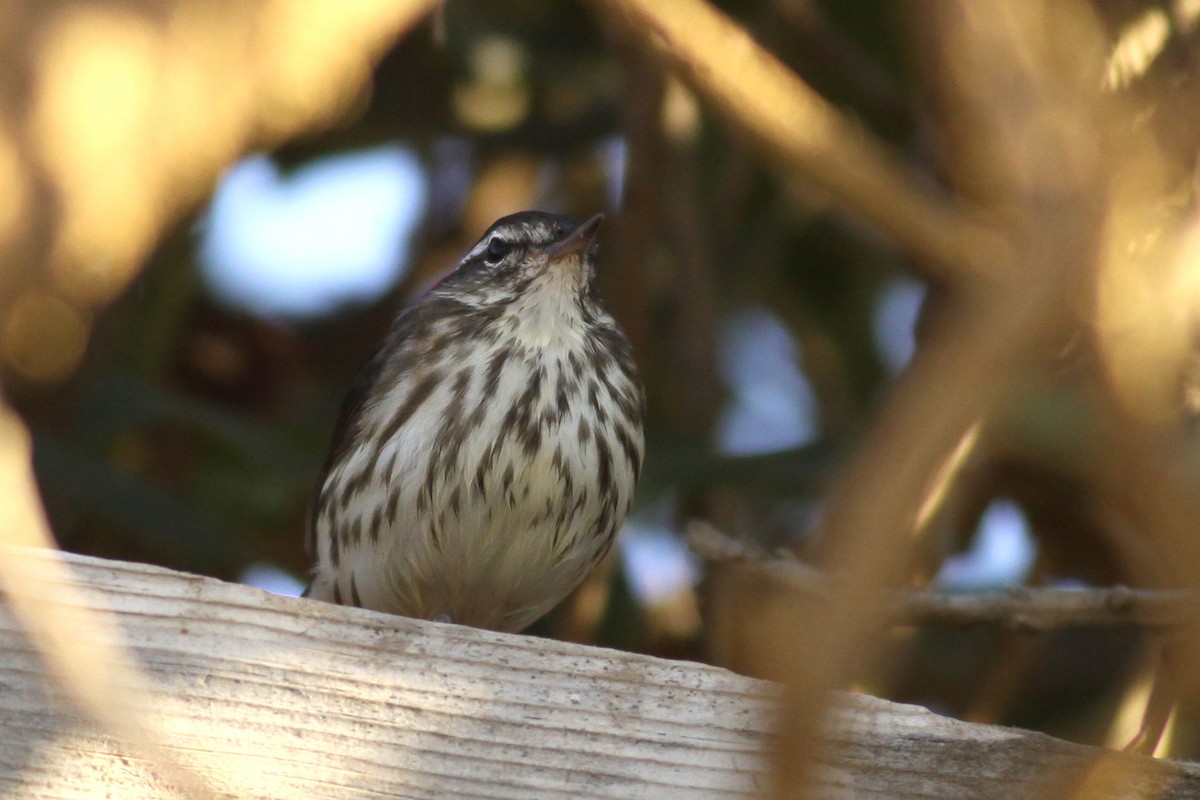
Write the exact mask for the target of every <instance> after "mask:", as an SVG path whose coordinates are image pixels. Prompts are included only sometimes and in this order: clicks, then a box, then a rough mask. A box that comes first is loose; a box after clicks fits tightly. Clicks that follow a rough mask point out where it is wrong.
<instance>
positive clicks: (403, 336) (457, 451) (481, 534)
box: [306, 211, 645, 631]
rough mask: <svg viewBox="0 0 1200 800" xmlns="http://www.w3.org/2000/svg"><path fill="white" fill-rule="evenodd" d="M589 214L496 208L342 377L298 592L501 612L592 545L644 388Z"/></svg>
mask: <svg viewBox="0 0 1200 800" xmlns="http://www.w3.org/2000/svg"><path fill="white" fill-rule="evenodd" d="M602 220H603V216H602V215H599V214H598V215H596V216H594V217H592V218H591V219H589V220H587V221H586V222H584V223H582V224H580V223H577V222H575V221H574V220H571V219H569V218H568V217H563V216H559V215H556V214H548V213H544V212H540V211H525V212H522V213H519V214H513V215H511V216H507V217H504V218H502V219H500V220H499V221H497V222H496V223H495V224H494V225H492V227H491V228H489V229H488V231H487V233H485V234H484V235H483V238H482V239H480V240H479V242H478V243H477V244H476V245H475V246H474V247H472V248H471V250H470V252H468V253H467V254H466V256H465V257H464V258H463V259H462V261H461V262H459V264H458V266H457V268H455V270H454V271H453V272H452V273H450V274H449V275H448V276H446V277H445V278H444V279H442V281H441V282H440V283H438V284H437V285H435V286H434V287H433V288H432V289H431V290H429V292H427V293H426V294H425V295H424V296H423V297H422V298H421V299H420V300H418V301H417V302H416V304H415V305H413V306H412V307H410V308H408V309H407V310H405V311H403V312H402V313H401V314H400V315H399V316H398V317H397V318H396V321H395V323H394V324H393V325H392V329H391V331H390V332H389V333H388V335H387V337H386V338H385V339H384V341H383V345H382V347H381V348H380V350H379V351H378V353H377V354H376V355H375V357H374V358H373V359H372V360H371V361H370V362H369V363H368V364H367V366H366V367H365V368H364V369H363V371H362V373H361V374H360V375H359V377H358V379H357V380H356V381H355V383H354V385H353V386H352V388H351V390H350V393H349V396H348V397H347V398H346V401H345V403H344V404H343V406H342V410H341V414H340V415H339V418H338V422H337V426H336V429H335V432H334V436H333V447H332V451H331V452H330V454H329V457H328V459H327V460H326V462H325V467H324V470H323V473H322V476H321V478H320V480H319V483H318V488H317V493H316V496H315V499H314V502H313V504H312V508H311V512H310V518H309V532H308V546H309V550H310V554H311V555H312V556H313V557H314V559H315V561H316V565H315V567H314V577H313V582H312V585H311V586H310V587H309V590H308V592H307V593H306V594H307V595H308V596H309V597H314V598H317V599H320V600H327V601H332V602H335V603H346V604H352V605H356V606H361V607H363V608H371V609H376V610H379V611H388V612H392V613H396V614H403V615H405V616H410V617H419V618H423V619H440V620H446V621H450V622H456V623H460V624H465V625H474V626H476V627H481V628H492V629H495V630H502V631H519V630H521V629H523V628H525V627H527V626H528V625H530V624H531V623H532V622H534V621H535V620H537V619H538V618H539V617H541V616H542V615H543V614H545V613H546V612H547V611H549V610H550V609H551V608H552V607H553V606H554V605H555V604H556V603H558V602H559V601H560V600H562V599H563V598H564V597H565V596H566V595H567V593H568V592H570V591H571V590H572V589H574V588H575V587H576V586H578V585H579V583H580V582H581V581H582V580H583V578H584V577H585V576H586V575H587V574H588V573H589V572H590V571H591V570H592V568H593V567H595V566H596V563H597V562H598V561H599V560H600V559H601V558H602V557H603V556H604V554H605V553H607V552H608V549H609V547H610V545H611V544H612V542H613V538H614V536H615V535H616V533H617V529H618V528H619V527H620V525H621V523H622V522H623V521H624V520H625V517H626V516H627V515H628V514H629V509H630V506H631V505H632V503H633V492H634V487H635V485H636V484H637V480H638V474H639V472H640V471H641V465H642V452H643V435H642V422H643V417H644V413H645V412H644V401H643V396H642V388H641V384H640V382H639V380H638V377H637V373H636V371H635V368H634V362H633V353H632V351H631V349H630V345H629V341H628V339H626V338H625V334H624V333H623V332H622V331H621V329H620V328H619V327H618V326H617V323H616V322H615V321H614V320H613V318H612V317H611V316H610V315H609V313H608V312H607V311H606V310H605V308H604V306H603V304H602V303H601V302H600V297H599V295H598V294H597V291H596V286H595V280H594V279H595V271H596V242H595V240H596V232H597V230H598V229H599V227H600V223H601V221H602Z"/></svg>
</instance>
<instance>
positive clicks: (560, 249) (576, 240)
mask: <svg viewBox="0 0 1200 800" xmlns="http://www.w3.org/2000/svg"><path fill="white" fill-rule="evenodd" d="M601 222H604V215H603V214H596V215H595V216H592V217H589V218H588V220H587V221H586V222H583V223H582V224H580V226H579V227H578V228H576V229H575V230H573V231H571V233H570V234H568V235H567V237H566V238H565V239H562V240H560V241H557V242H555V243H554V244H552V245H550V246H549V247H547V248H546V249H545V250H544V251H543V252H544V253H545V254H546V257H547V258H548V259H550V260H551V261H557V260H558V259H560V258H566V257H567V256H580V257H582V256H583V254H584V253H586V252H587V251H588V248H589V247H591V246H592V242H593V241H594V240H595V238H596V232H597V231H599V230H600V223H601Z"/></svg>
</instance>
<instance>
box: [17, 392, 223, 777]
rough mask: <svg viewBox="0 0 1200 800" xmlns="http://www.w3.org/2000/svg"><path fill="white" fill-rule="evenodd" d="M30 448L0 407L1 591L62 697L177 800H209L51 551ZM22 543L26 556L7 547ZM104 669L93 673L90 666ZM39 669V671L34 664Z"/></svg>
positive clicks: (108, 626)
mask: <svg viewBox="0 0 1200 800" xmlns="http://www.w3.org/2000/svg"><path fill="white" fill-rule="evenodd" d="M31 456H32V442H31V439H30V436H29V432H28V430H26V428H25V425H24V423H23V422H21V420H20V418H19V417H18V416H17V415H16V414H15V413H14V412H13V411H12V410H11V409H9V408H8V407H7V406H5V405H3V404H0V497H3V498H4V502H3V503H0V543H3V544H4V545H5V546H6V550H5V553H4V556H3V558H0V590H2V591H3V594H4V597H5V606H6V607H7V610H8V611H9V612H10V613H11V614H12V615H13V616H14V617H15V618H16V619H17V620H18V621H19V622H20V623H21V625H22V627H23V628H24V630H25V631H26V632H27V633H28V635H29V637H30V639H31V640H32V642H33V644H34V645H35V647H36V649H37V652H38V653H39V654H40V656H41V658H42V659H44V661H45V666H44V667H42V668H41V669H39V672H38V673H37V674H41V672H42V670H44V669H48V670H49V672H50V673H51V674H52V675H53V676H54V678H55V679H56V682H57V684H58V685H59V686H60V687H61V690H62V692H63V693H64V694H65V695H66V696H67V697H68V698H70V700H71V701H72V702H73V703H74V704H75V705H76V706H77V707H78V708H79V709H80V710H81V711H82V712H84V713H85V714H87V715H88V716H89V717H90V718H91V719H92V720H93V721H95V722H97V723H98V724H99V725H100V726H101V727H102V728H104V729H105V730H107V731H108V732H110V733H112V734H114V735H116V736H119V737H121V738H122V739H124V740H125V741H126V742H127V743H129V744H130V745H132V750H133V751H135V752H137V753H139V754H140V755H141V756H142V757H144V758H148V760H149V762H150V765H151V767H152V768H153V770H154V771H155V772H156V773H158V775H159V776H160V777H162V778H164V779H166V780H167V781H168V782H169V783H171V784H174V786H175V787H176V788H178V789H180V790H182V792H183V796H184V797H188V798H206V797H215V796H216V793H215V792H214V791H213V789H212V787H211V786H210V785H209V784H208V783H207V781H205V780H204V779H203V778H202V777H201V776H199V775H198V774H196V773H195V772H193V771H192V770H191V769H189V768H188V767H186V766H185V765H184V764H183V763H182V762H180V761H179V760H178V759H177V758H176V757H175V756H174V755H173V754H172V753H170V752H169V751H168V750H166V749H165V748H164V747H163V746H162V742H163V741H164V737H165V734H164V732H163V731H162V730H160V729H159V728H158V727H157V726H156V725H155V724H154V723H153V722H152V721H151V719H150V718H149V716H148V715H147V714H146V713H145V711H146V709H145V708H144V707H142V706H141V705H140V703H141V702H142V701H143V700H144V698H145V697H146V695H145V686H146V682H145V676H144V675H143V673H142V671H141V669H140V668H139V667H138V665H137V664H136V663H135V662H134V661H133V659H131V658H130V657H129V656H128V654H127V653H126V651H125V649H124V648H123V647H122V645H121V638H120V636H119V634H118V632H117V629H116V625H115V622H114V620H113V618H112V617H111V616H110V615H109V614H107V613H106V611H105V609H104V608H103V607H102V605H100V604H98V603H97V601H96V599H95V598H94V597H93V596H92V595H91V593H90V592H89V590H87V589H85V588H83V587H81V586H79V585H77V584H76V583H75V582H74V580H73V579H72V576H71V573H70V571H69V569H68V567H67V565H66V563H65V561H64V559H63V558H62V555H61V554H60V553H58V552H57V551H56V550H55V549H54V535H53V534H52V533H51V531H50V526H49V524H48V522H47V520H46V516H45V514H44V512H43V510H42V505H41V500H40V498H39V497H38V489H37V484H36V481H35V479H34V476H33V468H32V458H31ZM11 545H21V546H23V547H24V548H32V549H29V550H21V549H14V548H13V547H11ZM100 663H102V664H104V668H103V669H97V668H96V665H97V664H100ZM39 666H40V665H39Z"/></svg>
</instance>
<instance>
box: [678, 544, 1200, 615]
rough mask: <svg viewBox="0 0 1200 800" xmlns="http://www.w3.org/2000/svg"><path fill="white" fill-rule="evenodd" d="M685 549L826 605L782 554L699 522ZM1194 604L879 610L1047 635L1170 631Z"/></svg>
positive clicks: (1103, 596)
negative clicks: (1106, 629)
mask: <svg viewBox="0 0 1200 800" xmlns="http://www.w3.org/2000/svg"><path fill="white" fill-rule="evenodd" d="M687 541H688V545H689V546H690V547H691V549H692V551H693V552H695V553H696V554H697V555H698V556H700V557H701V558H703V559H704V560H705V561H707V562H709V563H710V564H730V565H736V567H737V568H738V569H743V570H748V571H749V572H751V573H752V574H753V575H754V576H756V577H758V578H761V579H762V580H764V581H767V582H770V583H772V584H775V585H776V586H778V587H779V588H781V589H786V590H787V591H794V592H800V593H802V594H804V595H807V596H810V597H812V598H815V599H818V600H821V601H823V602H824V601H829V600H830V599H831V596H832V593H831V591H830V585H831V582H832V580H831V578H830V577H829V576H827V575H825V574H824V573H822V572H821V571H820V570H817V569H815V568H813V567H811V566H809V565H807V564H805V563H803V562H801V561H797V560H796V559H795V558H792V557H789V556H788V555H786V554H781V555H777V556H771V555H769V554H767V553H765V552H763V551H762V550H761V549H760V548H757V547H755V546H754V545H752V544H748V543H745V542H740V541H737V540H735V539H732V538H730V537H729V536H726V535H725V534H723V533H721V532H720V531H718V530H717V529H716V528H714V527H712V526H711V525H707V524H705V523H693V524H692V525H691V526H690V527H689V528H688V534H687ZM1198 605H1200V603H1198V601H1197V598H1196V596H1195V594H1194V593H1192V592H1188V591H1175V590H1156V589H1131V588H1129V587H1125V586H1114V587H1110V588H1106V589H1030V588H1025V587H1022V588H1016V589H1006V590H1004V591H1001V592H986V593H981V594H949V593H947V592H934V591H928V590H917V589H902V590H899V591H896V592H894V593H892V595H891V596H890V597H889V598H888V599H887V600H886V601H885V602H884V603H883V604H881V606H880V608H883V609H886V610H887V611H886V614H887V616H889V617H890V620H889V621H890V622H891V623H893V624H912V625H953V626H956V627H971V626H977V625H995V626H999V627H1002V628H1007V629H1011V630H1018V631H1037V632H1041V631H1050V630H1055V629H1058V628H1067V627H1081V626H1093V627H1095V626H1110V625H1137V626H1140V627H1143V628H1159V629H1161V628H1173V627H1177V626H1179V625H1182V624H1185V623H1187V622H1188V621H1189V620H1190V619H1192V618H1193V617H1194V616H1195V614H1196V612H1197V606H1198Z"/></svg>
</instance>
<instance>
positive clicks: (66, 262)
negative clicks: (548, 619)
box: [0, 0, 437, 796]
mask: <svg viewBox="0 0 1200 800" xmlns="http://www.w3.org/2000/svg"><path fill="white" fill-rule="evenodd" d="M436 5H437V3H436V2H435V1H434V0H401V1H399V2H397V1H396V0H386V1H385V0H364V2H355V3H341V2H338V0H263V2H256V3H235V4H230V3H224V2H215V1H213V0H164V2H158V3H154V4H145V5H143V6H131V5H129V4H125V3H116V2H111V3H109V2H92V3H86V4H81V3H70V2H39V1H38V0H26V2H17V3H7V4H3V5H0V52H3V53H4V66H5V68H4V69H2V70H0V263H3V265H4V269H3V270H0V356H2V357H3V360H4V368H5V369H9V370H14V371H15V372H17V373H19V374H21V375H22V376H23V377H25V378H26V379H30V380H56V379H60V378H62V377H64V376H65V375H66V374H67V373H68V372H69V371H70V370H71V369H72V368H73V366H74V364H75V363H76V362H77V360H78V358H79V356H80V355H81V354H82V352H83V348H84V347H85V345H86V338H87V332H88V326H89V325H90V320H91V317H92V310H93V309H94V308H95V307H97V306H101V305H103V304H105V303H107V302H108V301H110V300H111V299H113V297H115V296H116V295H117V294H118V293H120V292H121V291H122V290H123V289H124V288H125V287H126V286H128V284H129V282H130V281H131V280H132V279H133V277H134V276H135V275H136V274H137V271H138V269H139V268H140V266H141V262H142V260H143V259H144V257H145V256H146V255H147V253H148V252H149V251H150V250H151V248H152V247H153V246H154V245H155V243H156V242H157V240H158V238H159V237H160V236H161V235H162V233H163V231H164V229H165V228H166V226H167V225H169V224H170V223H172V222H174V221H175V219H176V218H178V217H179V216H180V215H182V214H183V213H184V212H185V211H186V210H187V209H188V207H189V206H190V205H191V204H193V203H195V202H196V201H198V200H199V199H200V198H201V197H202V196H203V195H204V194H205V193H206V192H207V191H208V190H209V189H210V187H211V186H212V184H213V182H214V181H215V180H216V178H217V176H218V174H219V173H220V171H221V170H223V169H224V168H225V167H226V166H227V165H229V164H230V163H231V162H232V161H233V160H234V159H236V158H237V157H238V156H240V155H241V154H243V153H245V152H247V151H248V150H250V149H252V148H255V147H262V148H266V147H270V146H273V145H275V144H277V143H279V142H281V141H282V140H283V139H285V138H287V137H289V136H293V135H295V134H297V133H299V132H302V131H306V130H310V129H312V128H314V127H317V126H320V125H325V124H328V123H329V122H331V121H333V120H335V119H337V118H338V117H339V116H340V115H342V114H344V113H345V111H346V110H347V109H348V108H350V107H351V106H352V104H353V101H354V99H355V98H356V97H357V96H359V95H360V94H361V93H362V92H363V91H365V90H366V89H367V83H368V80H369V78H370V74H371V69H372V68H373V65H374V63H375V61H376V60H377V59H378V58H379V57H380V56H381V55H382V53H383V52H384V50H385V49H386V48H387V47H388V46H389V45H390V44H391V43H392V42H393V41H394V40H395V38H396V36H397V35H399V34H400V33H401V32H402V31H404V30H405V29H407V28H409V27H411V26H412V25H413V24H414V23H415V22H416V21H417V20H418V19H419V18H420V17H421V16H422V15H423V14H424V13H426V12H428V11H429V10H431V9H432V8H434V7H435V6H436ZM314 32H319V34H317V35H314ZM30 455H31V454H30V439H29V434H28V431H27V430H26V429H25V426H24V424H23V423H22V422H21V421H20V420H19V419H18V418H17V417H16V416H15V415H14V414H13V413H12V412H11V410H9V409H8V407H7V406H6V405H4V404H3V400H2V399H0V541H2V542H3V543H6V544H23V545H28V546H33V547H43V548H51V547H54V541H53V535H52V534H51V532H50V530H49V528H48V525H47V522H46V518H45V515H44V513H43V511H42V508H41V504H40V501H39V498H38V495H37V491H36V487H35V484H34V478H33V473H32V467H31V462H30ZM0 582H2V583H3V588H4V591H5V594H6V598H5V599H6V602H7V603H8V604H9V605H10V606H11V607H12V609H13V610H14V612H15V613H17V614H18V615H19V616H20V618H21V619H22V620H23V621H24V622H25V624H27V625H28V627H29V631H30V635H31V637H32V639H33V641H34V642H36V643H37V645H38V647H39V648H40V649H41V651H42V653H43V656H44V657H45V659H46V661H47V664H48V666H49V668H50V671H51V672H52V673H53V674H54V675H55V676H56V677H57V678H58V680H59V681H60V682H61V685H62V688H63V689H64V690H65V693H66V694H67V695H68V696H69V697H71V698H72V699H74V700H75V701H76V702H77V703H78V704H79V706H80V707H81V709H82V710H84V711H85V712H87V713H88V714H89V715H90V716H92V717H93V718H94V719H95V720H96V721H98V722H99V723H100V724H101V725H103V726H105V727H106V728H107V729H108V730H110V731H111V732H112V733H115V734H117V735H119V736H122V737H124V738H126V739H127V740H129V741H130V742H132V743H133V744H134V745H135V749H140V750H142V751H143V755H147V756H148V757H149V758H150V760H151V761H152V763H157V766H158V768H159V772H160V774H162V775H163V776H164V777H166V778H167V779H168V780H170V781H172V782H174V783H176V784H178V785H179V786H180V787H181V788H182V789H183V790H184V791H186V792H188V793H189V794H192V795H195V796H204V795H206V794H208V792H207V790H206V789H205V788H204V785H203V783H202V781H201V780H200V779H199V778H197V777H195V776H193V775H191V774H190V773H187V772H185V771H183V770H182V769H181V768H180V767H179V766H178V765H177V762H174V761H173V759H172V757H170V756H169V755H167V750H166V749H165V745H164V742H165V740H164V738H163V737H162V736H160V735H158V734H156V733H155V731H154V721H153V718H152V717H151V715H149V714H146V713H143V712H144V709H140V708H138V707H137V706H136V704H135V700H136V699H137V698H140V697H142V696H145V695H144V693H143V692H142V691H141V690H140V689H139V688H138V687H140V686H142V685H143V681H144V680H145V678H144V677H143V676H141V675H140V674H139V673H138V670H137V668H136V667H135V666H134V665H133V664H132V662H130V661H129V660H128V659H127V658H126V656H125V655H124V652H123V650H122V649H121V646H120V643H119V637H118V636H117V633H116V631H115V629H114V627H113V626H112V625H111V624H110V622H109V620H108V619H107V618H106V617H105V616H104V615H102V614H97V613H95V612H94V611H92V610H89V608H88V605H89V604H90V603H91V602H92V600H90V599H89V601H88V602H87V603H85V602H84V601H83V600H82V598H81V597H80V596H79V595H78V590H77V589H76V588H75V587H74V585H73V584H72V581H71V578H70V575H69V574H68V573H67V571H66V569H65V568H64V567H63V566H62V564H61V563H60V562H58V561H56V560H51V561H46V560H44V559H30V560H29V561H28V562H27V561H26V560H24V559H15V558H12V559H10V558H6V559H5V560H3V561H0Z"/></svg>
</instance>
